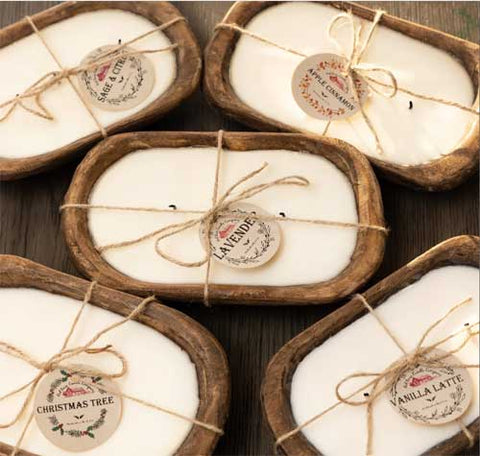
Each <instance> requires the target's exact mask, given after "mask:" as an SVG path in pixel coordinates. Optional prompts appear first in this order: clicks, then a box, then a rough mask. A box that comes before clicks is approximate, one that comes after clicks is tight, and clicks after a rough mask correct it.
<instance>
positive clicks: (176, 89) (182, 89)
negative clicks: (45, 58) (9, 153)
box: [0, 2, 202, 180]
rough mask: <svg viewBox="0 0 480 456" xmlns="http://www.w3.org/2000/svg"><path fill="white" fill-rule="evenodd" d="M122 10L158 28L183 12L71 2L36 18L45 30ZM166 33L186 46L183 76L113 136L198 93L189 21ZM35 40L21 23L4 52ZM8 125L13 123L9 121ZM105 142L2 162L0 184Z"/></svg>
mask: <svg viewBox="0 0 480 456" xmlns="http://www.w3.org/2000/svg"><path fill="white" fill-rule="evenodd" d="M102 9H120V10H124V11H129V12H131V13H135V14H138V15H140V16H143V17H145V18H146V19H148V20H149V21H150V22H152V23H153V24H156V25H161V24H164V23H166V22H168V21H170V20H172V19H174V18H176V17H179V16H180V17H181V16H182V15H181V14H180V12H179V11H178V10H177V9H176V8H175V7H174V6H173V5H172V4H170V3H169V2H65V3H61V4H60V5H57V6H54V7H53V8H50V9H47V10H45V11H42V12H40V13H38V14H35V15H33V16H32V19H33V20H34V22H35V24H36V25H37V27H38V28H39V29H40V30H41V29H43V28H45V27H47V26H49V25H51V24H55V23H57V22H61V21H63V20H65V19H68V18H70V17H73V16H76V15H77V14H82V13H85V12H89V11H98V10H102ZM163 33H165V35H167V37H168V38H169V39H170V41H172V43H179V44H180V46H179V47H178V48H177V49H176V50H175V54H176V62H177V76H176V78H175V80H174V81H173V83H172V84H171V85H170V87H169V88H168V89H167V90H166V91H165V92H164V93H162V95H160V96H159V97H158V98H156V99H155V100H153V101H152V102H151V103H150V104H149V105H148V106H146V107H145V108H144V109H142V110H141V111H139V112H137V113H135V114H134V115H132V116H129V117H126V118H124V119H121V120H119V121H118V122H115V123H114V124H112V125H110V126H108V127H106V131H107V133H108V134H109V135H112V134H114V133H119V132H121V131H128V130H132V129H139V128H140V127H144V126H146V125H148V124H150V123H152V122H153V121H155V120H156V119H158V118H159V117H161V116H163V115H164V114H165V113H167V112H168V111H171V110H172V109H173V108H175V107H176V106H177V105H179V104H180V103H181V102H182V101H183V100H184V99H185V98H187V97H188V96H190V95H191V94H192V93H193V91H194V90H195V89H196V88H197V86H198V83H199V81H200V75H201V68H202V59H201V54H200V48H199V46H198V44H197V40H196V38H195V36H194V34H193V32H192V30H191V29H190V27H189V26H188V24H187V22H186V21H180V22H177V23H176V24H173V25H172V26H170V27H167V28H166V29H165V30H163ZM31 34H32V28H31V26H30V25H29V24H28V22H27V21H26V20H21V21H18V22H16V23H14V24H12V25H9V26H8V27H5V28H3V29H1V30H0V49H1V48H3V47H5V46H8V45H9V44H11V43H13V42H15V41H18V40H20V39H22V38H24V37H26V36H28V35H31ZM7 121H8V120H7ZM101 139H102V135H101V133H100V132H96V133H92V134H90V135H88V136H85V137H83V138H80V139H78V140H77V141H74V142H73V143H70V144H68V145H65V146H63V147H61V148H59V149H56V150H52V151H50V152H47V153H45V154H41V155H37V156H32V157H25V158H2V157H0V180H14V179H19V178H22V177H25V176H29V175H31V174H38V173H41V172H43V171H45V170H48V169H51V168H53V167H55V166H58V165H60V164H62V163H64V162H66V161H68V160H71V159H73V158H75V157H78V156H79V155H81V153H82V152H84V151H85V150H87V148H88V147H89V146H91V145H92V144H94V143H96V142H98V141H99V140H101Z"/></svg>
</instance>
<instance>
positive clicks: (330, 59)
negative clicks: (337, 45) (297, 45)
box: [292, 54, 368, 120]
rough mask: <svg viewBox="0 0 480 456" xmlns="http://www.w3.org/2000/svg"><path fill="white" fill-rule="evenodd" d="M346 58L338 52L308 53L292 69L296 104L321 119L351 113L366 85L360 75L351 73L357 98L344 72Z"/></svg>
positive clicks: (357, 104)
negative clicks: (293, 69) (308, 54)
mask: <svg viewBox="0 0 480 456" xmlns="http://www.w3.org/2000/svg"><path fill="white" fill-rule="evenodd" d="M346 65H347V59H346V58H345V57H342V56H340V55H337V54H316V55H312V56H310V57H307V58H306V59H305V60H303V61H302V62H301V63H300V65H298V67H297V68H296V69H295V72H294V73H293V78H292V92H293V97H294V99H295V101H296V102H297V104H298V106H300V108H301V109H302V110H303V111H304V112H306V113H307V114H308V115H310V116H312V117H315V118H317V119H322V120H338V119H345V118H347V117H350V116H352V115H353V114H355V113H356V112H357V111H358V110H359V109H360V104H359V102H360V103H362V104H363V103H364V102H365V100H366V98H367V94H368V87H367V84H366V82H365V79H363V78H362V77H361V76H360V75H358V74H357V73H355V74H354V76H353V82H354V84H355V88H356V90H357V96H358V102H357V100H356V98H355V95H354V93H353V91H354V88H353V87H352V84H351V80H350V78H348V77H346V76H344V74H343V72H344V69H345V67H346Z"/></svg>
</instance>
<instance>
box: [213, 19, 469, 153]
mask: <svg viewBox="0 0 480 456" xmlns="http://www.w3.org/2000/svg"><path fill="white" fill-rule="evenodd" d="M384 14H385V12H384V11H382V10H376V11H375V16H374V18H373V21H372V22H371V23H370V27H369V29H368V32H367V35H366V37H365V39H364V40H363V41H362V35H363V33H362V31H363V26H362V24H357V23H356V22H355V19H354V16H353V14H352V12H351V11H347V12H342V13H340V14H338V15H337V16H335V17H334V18H333V20H332V21H331V23H330V24H329V27H328V36H329V38H330V39H331V40H332V41H334V43H335V44H336V46H337V47H338V48H339V49H342V45H341V43H340V42H339V40H338V39H337V38H336V36H335V34H336V28H337V26H338V25H339V24H340V23H341V22H342V21H346V22H347V23H348V25H349V26H350V28H351V40H352V49H351V52H350V53H349V54H348V53H347V52H345V51H343V52H342V56H343V57H344V58H345V59H346V61H347V63H346V66H345V68H344V70H343V76H344V77H345V78H346V79H347V80H348V82H349V85H350V87H351V88H352V94H353V98H354V101H355V103H356V105H358V107H359V111H360V113H361V115H362V117H363V119H364V121H365V123H366V125H367V127H368V128H369V130H370V132H371V133H372V136H373V137H374V139H375V145H376V149H377V151H378V153H379V154H383V153H384V151H383V147H382V144H381V142H380V139H379V136H378V133H377V131H376V129H375V126H374V124H373V123H372V121H371V119H370V118H369V117H368V115H367V113H366V112H365V109H364V107H363V104H362V103H361V102H360V96H359V93H358V87H357V86H356V84H355V83H354V79H355V76H356V74H358V75H360V76H361V77H362V78H363V80H364V81H365V83H366V85H367V86H368V88H369V89H370V90H372V91H373V92H375V93H377V94H378V95H381V96H383V97H386V98H393V97H395V96H396V95H397V93H398V92H401V93H405V94H407V95H410V96H413V97H416V98H420V99H422V100H428V101H432V102H435V103H440V104H443V105H447V106H452V107H454V108H457V109H460V110H462V111H465V112H468V113H471V114H476V115H478V114H479V111H478V108H477V109H475V108H473V107H472V106H466V105H463V104H461V103H457V102H455V101H451V100H446V99H444V98H438V97H432V96H429V95H425V94H422V93H418V92H415V91H413V90H409V89H406V88H403V87H400V86H399V84H398V81H397V78H396V76H395V74H394V73H393V72H392V71H390V70H388V69H386V68H384V67H380V66H374V65H370V64H364V63H362V62H361V60H362V58H363V56H364V54H365V51H366V50H367V48H368V45H369V44H370V42H371V40H372V39H373V34H374V31H375V29H376V27H377V25H378V24H379V22H380V20H381V19H382V16H383V15H384ZM215 29H216V30H222V29H223V30H233V31H235V32H238V33H241V34H243V35H246V36H248V37H250V38H253V39H255V40H257V41H260V42H262V43H265V44H268V45H270V46H273V47H276V48H277V49H280V50H282V51H285V52H288V53H290V54H294V55H296V56H299V57H302V58H307V57H309V55H308V54H305V53H304V52H301V51H298V50H296V49H293V48H290V47H287V46H283V45H281V44H278V43H275V42H274V41H271V40H269V39H268V38H265V37H263V36H261V35H259V34H257V33H255V32H252V31H250V30H248V29H246V28H243V27H240V26H239V25H238V24H235V23H228V22H221V23H219V24H217V26H216V27H215ZM374 75H375V76H381V77H382V79H378V78H377V77H374ZM331 122H332V121H331V120H330V121H328V122H327V124H326V126H325V129H324V130H323V133H322V136H325V135H326V134H327V132H328V129H329V127H330V125H331ZM298 130H299V131H301V132H302V133H305V134H306V135H309V136H312V132H309V131H304V130H301V129H298Z"/></svg>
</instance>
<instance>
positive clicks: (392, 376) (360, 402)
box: [275, 294, 480, 456]
mask: <svg viewBox="0 0 480 456" xmlns="http://www.w3.org/2000/svg"><path fill="white" fill-rule="evenodd" d="M355 298H356V299H358V300H359V301H360V302H361V303H362V305H363V306H364V307H365V308H366V309H367V310H368V312H369V313H370V314H371V315H372V316H373V317H374V318H375V319H376V320H377V322H378V323H379V324H380V326H381V327H382V328H383V330H384V331H385V333H386V334H387V336H388V337H390V339H391V340H392V341H393V342H394V343H395V345H396V346H397V347H398V348H399V349H400V351H401V352H402V353H403V355H402V356H401V357H400V358H399V359H398V360H396V361H395V362H394V363H393V364H391V365H390V366H388V367H387V368H386V369H384V370H383V371H381V372H356V373H353V374H351V375H348V376H346V377H345V378H343V379H342V380H340V381H339V382H338V383H337V385H336V386H335V396H336V398H337V402H335V403H334V404H333V405H331V406H330V407H328V408H326V409H325V410H323V411H322V412H320V413H318V414H317V415H315V416H313V417H312V418H310V419H308V420H307V421H305V422H304V423H302V424H300V425H299V426H297V427H296V428H295V429H292V430H291V431H289V432H286V433H285V434H283V435H281V436H280V437H279V438H278V439H277V440H276V442H275V447H278V446H279V445H280V444H281V443H282V442H284V441H285V440H287V439H289V438H291V437H293V436H294V435H296V434H298V433H299V432H300V431H301V430H302V429H304V428H305V427H307V426H309V425H310V424H312V423H314V422H316V421H318V420H319V419H320V418H322V417H323V416H325V415H326V414H327V413H329V412H331V411H332V410H334V409H335V408H337V407H338V406H339V405H341V404H345V405H350V406H353V407H358V406H366V411H367V443H366V450H365V454H366V455H367V456H372V455H373V434H374V432H373V430H374V428H373V407H374V404H375V401H376V400H377V399H378V398H379V397H381V396H382V395H383V394H385V393H386V392H387V391H389V390H390V388H391V387H392V386H393V385H394V384H395V383H396V382H397V381H398V379H399V377H400V375H401V374H402V373H403V372H405V371H406V370H408V369H411V368H414V367H416V366H418V365H421V366H428V367H462V368H476V369H478V368H479V367H480V365H479V364H466V363H458V364H453V363H452V362H450V361H447V358H449V357H450V356H452V355H454V354H456V353H458V352H459V351H461V350H462V349H463V348H464V347H465V346H466V345H467V344H468V343H469V342H470V341H472V339H473V338H474V337H476V336H478V334H479V329H478V328H479V322H478V321H477V322H475V323H474V324H472V325H468V326H467V327H464V328H462V329H461V330H459V331H455V332H453V333H452V334H450V335H448V336H446V337H444V338H443V339H440V340H439V341H437V342H434V343H432V344H430V345H426V344H425V341H426V339H427V337H428V336H429V335H430V333H431V332H432V331H433V330H434V329H435V328H436V327H437V326H439V325H440V324H441V323H443V322H444V321H445V320H447V319H448V318H449V317H450V316H451V315H452V314H454V313H455V312H456V311H457V310H458V309H460V308H462V307H463V306H465V305H466V304H469V303H471V302H472V298H467V299H464V300H462V301H461V302H459V303H457V304H455V305H454V306H452V307H451V308H450V309H449V310H448V311H447V312H446V313H445V314H444V315H443V316H442V317H441V318H439V319H438V320H436V321H435V322H434V323H433V324H431V325H430V326H429V327H428V328H427V329H426V331H425V332H424V333H423V334H422V336H421V337H420V340H419V341H418V343H417V344H416V346H415V349H414V350H413V351H412V352H408V351H407V350H406V349H405V348H404V346H403V345H402V343H401V342H400V340H399V338H398V337H397V336H396V335H395V333H394V331H392V330H391V329H390V328H389V327H388V326H387V324H386V323H385V322H384V321H383V320H382V318H380V316H379V315H378V313H377V312H375V310H374V309H373V308H372V307H371V305H370V304H369V303H368V302H367V300H366V299H365V298H364V297H363V296H362V295H360V294H357V295H355ZM460 335H465V338H464V339H463V340H462V341H461V343H459V344H458V345H457V346H455V347H454V348H452V349H449V350H444V351H443V352H442V353H441V354H438V353H436V352H435V351H436V349H437V348H438V347H439V346H441V345H442V344H445V343H446V342H448V341H450V340H452V339H454V338H455V337H458V336H460ZM372 377H373V380H371V381H369V382H368V383H367V384H365V385H363V386H361V387H360V388H358V389H356V390H355V391H354V392H353V393H350V394H348V395H344V394H342V392H341V391H340V390H341V387H342V386H343V385H344V384H345V383H347V382H349V381H350V380H354V379H360V378H372ZM365 390H368V393H365V394H364V398H363V399H354V397H355V396H356V395H358V394H359V393H361V392H363V391H365ZM456 421H457V423H458V425H459V427H460V429H461V430H462V432H463V433H464V435H465V436H466V438H467V439H468V442H469V445H470V446H473V443H474V438H473V435H472V433H471V432H470V431H469V429H468V428H467V427H466V426H465V424H464V423H463V421H462V420H461V419H460V418H459V419H457V420H456Z"/></svg>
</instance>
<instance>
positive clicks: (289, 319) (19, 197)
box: [0, 1, 479, 456]
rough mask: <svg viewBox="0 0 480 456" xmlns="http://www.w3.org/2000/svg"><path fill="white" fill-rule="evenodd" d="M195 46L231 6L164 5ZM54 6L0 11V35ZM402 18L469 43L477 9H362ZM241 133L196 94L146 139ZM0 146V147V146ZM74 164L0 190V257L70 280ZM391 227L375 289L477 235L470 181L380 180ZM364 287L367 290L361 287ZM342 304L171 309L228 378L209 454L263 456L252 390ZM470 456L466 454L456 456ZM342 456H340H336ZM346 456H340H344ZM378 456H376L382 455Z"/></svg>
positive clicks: (474, 184) (267, 443)
mask: <svg viewBox="0 0 480 456" xmlns="http://www.w3.org/2000/svg"><path fill="white" fill-rule="evenodd" d="M174 3H175V4H176V6H177V7H178V8H179V9H180V10H181V12H182V13H183V14H184V15H185V16H186V17H187V19H188V20H189V22H190V24H191V26H192V28H193V30H194V32H195V34H196V36H197V37H198V40H199V41H200V44H201V46H202V47H204V46H205V44H206V42H207V40H208V39H209V37H210V35H211V33H212V29H213V27H214V25H215V24H216V23H217V22H218V21H220V20H221V19H222V17H223V15H224V14H225V12H226V11H227V9H228V8H229V7H230V5H231V2H202V1H200V2H174ZM54 4H55V2H0V26H5V25H7V24H10V23H12V22H15V21H16V20H19V19H21V18H22V17H23V16H25V15H26V14H32V13H35V12H38V11H41V10H43V9H45V8H48V7H49V6H52V5H54ZM365 4H367V5H369V6H373V7H380V8H382V9H384V10H386V11H387V12H389V13H391V14H394V15H397V16H400V17H402V18H405V19H409V20H412V21H416V22H419V23H421V24H425V25H428V26H431V27H435V28H438V29H440V30H444V31H446V32H448V33H451V34H454V35H457V36H460V37H462V38H465V39H469V40H471V41H476V42H478V40H479V32H478V29H477V26H476V24H477V17H479V3H478V2H383V3H381V2H365ZM219 128H224V129H226V130H248V129H247V128H246V127H243V126H242V125H240V124H238V123H235V122H233V121H231V120H229V119H227V118H226V117H224V116H222V115H221V114H220V113H218V112H216V111H215V110H214V109H213V108H212V107H210V106H209V105H208V104H207V103H206V101H205V99H204V98H203V97H202V94H201V92H200V90H199V91H198V92H197V93H196V94H195V95H194V96H193V97H192V98H191V99H190V100H188V101H187V102H185V103H183V105H182V106H180V107H179V108H177V109H175V110H174V111H173V112H171V113H169V114H168V115H167V116H166V118H165V119H162V120H160V121H158V122H157V123H156V124H154V125H153V126H152V127H151V129H152V130H205V131H209V130H217V129H219ZM0 140H1V138H0ZM76 165H77V163H72V164H70V165H67V166H63V167H62V168H60V169H58V170H56V171H53V172H50V173H47V174H42V175H39V176H35V177H31V178H28V179H23V180H20V181H17V182H9V183H2V184H0V213H1V215H0V253H10V254H15V255H20V256H24V257H27V258H30V259H32V260H34V261H37V262H39V263H42V264H45V265H47V266H50V267H52V268H55V269H58V270H60V271H64V272H67V273H70V274H75V275H77V274H78V272H77V271H76V270H75V267H74V266H73V264H72V262H71V260H70V259H69V256H68V252H67V249H66V246H65V242H64V239H63V236H62V232H61V229H60V218H59V213H58V208H59V206H60V204H61V203H62V199H63V196H64V194H65V192H66V190H67V187H68V185H69V183H70V179H71V177H72V173H73V171H74V169H75V167H76ZM380 183H381V187H382V192H383V201H384V205H385V216H386V219H387V222H388V224H389V226H390V227H391V228H392V232H391V235H390V236H389V238H388V243H387V249H386V255H385V260H384V262H383V264H382V266H381V268H380V270H379V271H378V273H377V274H376V275H375V277H374V278H373V279H372V280H371V281H370V284H373V283H375V282H376V281H377V280H378V279H380V278H383V277H385V276H386V275H388V274H389V273H391V272H392V271H395V270H396V269H397V268H399V267H400V266H402V265H404V264H405V263H406V262H408V261H409V260H411V259H413V258H415V257H416V256H417V255H419V254H420V253H422V252H423V251H425V250H426V249H428V248H430V247H432V246H433V245H435V244H437V243H438V242H440V241H443V240H445V239H447V238H449V237H451V236H455V235H459V234H478V176H476V177H475V178H472V179H470V180H469V181H468V182H466V183H465V184H463V185H462V186H460V187H459V188H457V189H455V190H453V191H450V192H446V193H433V194H432V193H430V194H429V193H421V192H415V191H412V190H408V189H406V188H403V187H400V186H398V185H393V184H391V183H389V182H386V181H383V180H382V181H380ZM367 286H368V285H367ZM341 304H342V302H340V303H336V304H332V305H327V306H319V307H309V308H308V307H297V308H295V307H282V308H272V307H269V308H262V307H259V308H246V307H241V306H227V307H214V308H212V309H207V308H204V307H202V305H185V304H178V305H174V306H175V307H176V308H178V309H180V310H182V311H184V312H185V313H187V314H188V315H190V316H192V317H193V318H195V319H196V320H198V321H199V322H200V323H202V324H203V325H204V326H206V327H207V328H208V329H209V330H210V331H211V332H212V333H213V334H214V335H215V336H216V337H217V338H218V340H219V341H220V342H221V343H222V345H223V346H224V348H225V350H226V352H227V355H228V358H229V361H230V367H231V374H232V404H231V410H230V418H229V420H228V423H227V426H226V429H225V436H224V437H223V438H222V439H221V440H220V442H219V444H218V447H217V450H216V454H218V455H270V454H273V450H272V443H273V441H272V438H271V436H270V434H269V431H268V429H267V427H266V425H265V422H264V420H263V417H262V409H261V404H260V395H259V391H260V384H261V381H262V378H263V374H264V371H265V367H266V365H267V362H268V361H269V359H270V358H271V357H272V355H273V354H274V353H275V352H276V351H277V350H278V349H279V348H280V347H281V346H282V345H283V344H285V343H286V342H287V341H288V340H289V339H291V338H292V337H293V336H295V335H297V334H298V333H299V332H301V331H302V330H303V329H305V328H307V327H308V326H309V325H311V324H312V323H314V322H316V321H317V320H318V319H320V318H322V317H323V316H325V315H326V314H328V313H329V312H331V311H332V310H334V309H335V308H337V307H338V306H339V305H341ZM465 454H469V455H473V454H478V445H477V447H476V449H472V450H469V452H467V453H465ZM345 456H347V455H345ZM348 456H350V455H348ZM382 456H383V455H382Z"/></svg>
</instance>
